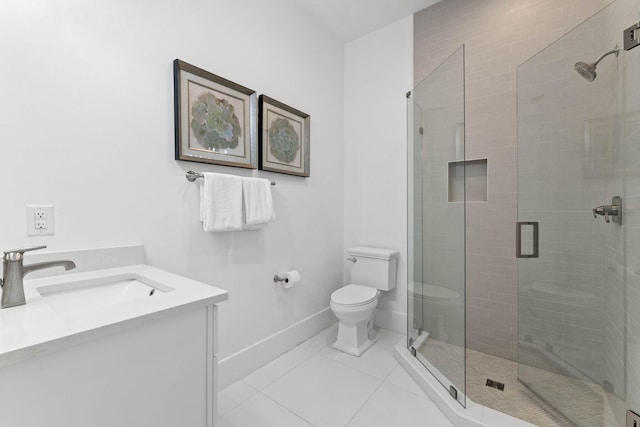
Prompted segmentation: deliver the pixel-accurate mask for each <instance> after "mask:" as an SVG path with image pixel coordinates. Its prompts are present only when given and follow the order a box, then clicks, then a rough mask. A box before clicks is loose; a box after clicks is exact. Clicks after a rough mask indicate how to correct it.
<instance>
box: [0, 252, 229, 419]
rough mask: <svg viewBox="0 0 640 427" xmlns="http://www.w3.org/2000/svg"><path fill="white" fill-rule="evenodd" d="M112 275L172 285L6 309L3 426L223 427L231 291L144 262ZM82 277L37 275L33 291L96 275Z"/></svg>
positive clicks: (0, 356)
mask: <svg viewBox="0 0 640 427" xmlns="http://www.w3.org/2000/svg"><path fill="white" fill-rule="evenodd" d="M113 270H118V271H115V272H114V271H113ZM109 271H110V273H109ZM103 272H108V273H102V274H107V275H108V274H111V275H113V274H119V275H120V276H122V275H123V274H125V275H126V274H127V272H128V273H130V274H133V275H138V276H140V277H144V278H145V279H148V280H149V281H150V283H155V284H158V283H159V284H161V285H167V286H166V287H165V288H164V289H165V290H166V289H167V288H171V291H168V292H162V293H161V294H160V295H153V296H152V297H150V298H148V299H142V300H136V301H129V302H124V303H122V304H114V305H112V306H109V307H102V308H99V309H95V310H91V311H90V312H88V313H76V314H73V313H72V314H69V313H58V312H56V311H55V310H53V309H52V308H51V306H50V305H48V304H47V297H46V296H45V297H37V296H36V297H34V298H32V299H31V300H30V299H29V296H28V297H27V304H26V305H25V306H22V307H13V308H10V309H5V310H0V426H2V427H103V426H104V427H129V426H130V427H182V426H185V427H198V426H202V427H213V426H215V424H216V364H217V362H216V352H217V346H216V341H217V339H216V330H217V327H218V322H217V306H216V304H217V303H219V302H221V301H224V300H226V299H227V293H226V291H224V290H220V289H217V288H214V287H212V286H208V285H205V284H201V283H198V282H194V281H191V280H188V279H185V278H181V277H179V276H175V275H172V274H169V273H166V272H163V271H160V270H156V269H153V268H151V267H149V266H144V265H143V266H133V267H125V268H124V269H112V270H103ZM92 274H93V275H92ZM98 275H99V274H98ZM77 276H80V278H76V279H69V278H70V277H72V276H63V277H58V278H50V279H36V280H33V281H31V283H29V292H32V291H34V290H36V291H37V289H39V287H40V288H42V287H44V286H49V285H51V284H55V282H56V280H57V281H58V282H61V281H65V280H66V281H67V282H68V281H69V280H79V281H78V283H81V282H82V283H85V284H86V283H89V282H90V281H91V280H95V278H96V277H97V276H96V273H82V274H78V275H77ZM87 280H88V281H89V282H87ZM83 281H84V282H83ZM25 283H26V282H25ZM32 296H33V295H32Z"/></svg>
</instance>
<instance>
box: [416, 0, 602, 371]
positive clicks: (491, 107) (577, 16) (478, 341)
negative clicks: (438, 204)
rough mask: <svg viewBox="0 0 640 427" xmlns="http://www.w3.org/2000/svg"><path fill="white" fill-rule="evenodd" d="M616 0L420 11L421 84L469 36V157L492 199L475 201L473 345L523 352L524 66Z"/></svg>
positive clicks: (483, 3)
mask: <svg viewBox="0 0 640 427" xmlns="http://www.w3.org/2000/svg"><path fill="white" fill-rule="evenodd" d="M608 3H610V0H553V1H551V0H521V1H518V2H514V1H512V0H475V1H468V0H444V1H442V2H440V3H437V4H435V5H434V6H431V7H429V8H427V9H424V10H423V11H421V12H418V13H417V14H415V15H414V81H415V83H416V84H417V83H418V82H420V81H421V80H422V79H424V78H425V76H427V75H428V73H429V72H430V71H431V70H433V69H434V68H435V67H436V66H437V65H438V64H439V63H441V62H442V61H443V60H444V59H446V58H447V57H448V56H449V55H450V54H451V53H452V52H453V51H455V50H456V49H457V48H459V47H460V45H462V44H465V84H466V87H465V92H466V105H465V108H466V111H465V113H466V114H465V127H466V129H465V136H466V137H465V142H466V157H467V158H468V159H479V158H487V160H488V167H487V179H488V200H487V202H475V203H469V204H468V205H467V219H466V224H467V235H466V237H467V242H466V246H467V345H468V346H469V347H470V348H472V349H474V350H478V351H482V352H486V353H490V354H494V355H497V356H501V357H506V358H509V359H512V360H516V356H517V269H516V259H515V256H514V254H515V222H516V216H517V194H516V191H517V175H516V166H517V161H516V145H517V140H516V118H517V117H516V67H517V66H518V65H519V64H521V63H522V62H524V61H526V60H527V59H528V58H530V57H531V56H533V55H534V54H535V53H536V52H538V51H540V50H542V49H543V48H544V47H545V46H547V45H548V44H550V43H551V42H553V41H554V40H555V39H557V38H558V37H560V36H561V35H563V34H564V33H566V32H568V31H569V30H570V29H571V28H573V27H575V26H576V25H578V24H579V23H580V22H582V21H583V20H585V19H587V18H588V17H589V16H591V15H592V14H593V13H595V12H597V11H598V10H599V9H601V8H602V7H604V6H606V5H607V4H608Z"/></svg>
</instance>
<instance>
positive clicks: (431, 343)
mask: <svg viewBox="0 0 640 427" xmlns="http://www.w3.org/2000/svg"><path fill="white" fill-rule="evenodd" d="M420 354H422V355H423V356H424V357H426V358H427V359H428V360H429V361H431V363H433V364H434V365H435V366H437V367H438V369H440V371H441V372H442V373H443V374H444V375H446V376H447V378H449V379H451V380H453V382H454V384H460V383H461V382H462V373H461V369H460V366H461V361H462V360H463V357H464V348H462V347H459V346H456V345H452V344H448V343H445V342H442V341H438V340H435V339H429V340H428V341H427V344H426V345H424V346H423V347H422V348H421V349H420ZM466 366H467V372H466V395H467V396H468V397H469V398H470V399H471V400H472V401H474V402H476V403H479V404H481V405H484V406H487V407H489V408H492V409H495V410H497V411H500V412H503V413H505V414H509V415H511V416H514V417H516V418H520V419H522V420H525V421H528V422H530V423H533V424H536V425H538V426H540V427H557V426H575V425H578V426H581V427H618V426H623V425H624V424H618V422H617V421H616V420H615V417H614V416H613V411H611V409H610V405H609V403H610V400H611V398H612V396H611V395H610V394H608V393H605V392H604V391H603V390H602V388H601V387H600V386H597V385H595V384H591V383H586V382H584V381H581V380H578V379H575V378H570V377H566V376H564V375H560V374H557V373H553V372H549V371H546V370H542V369H537V370H536V372H535V375H532V376H533V377H535V378H536V381H535V383H532V384H531V386H532V388H533V389H541V388H542V387H544V390H545V394H546V395H547V396H550V399H549V400H550V401H552V402H554V403H556V404H558V405H560V406H562V407H563V408H564V409H565V411H567V414H568V415H570V416H571V418H572V419H574V420H576V422H577V424H574V423H572V422H571V421H569V420H568V419H567V418H565V417H564V416H562V415H561V414H560V413H559V412H557V411H556V410H554V409H553V408H552V407H551V406H549V405H548V404H547V403H546V402H545V401H543V400H542V399H540V398H539V397H538V396H536V395H535V394H534V393H533V392H532V391H531V390H530V389H529V388H527V387H525V386H524V385H523V384H522V383H521V382H520V381H518V364H517V363H516V362H514V361H511V360H507V359H503V358H501V357H496V356H492V355H489V354H485V353H481V352H478V351H475V350H470V349H467V352H466ZM529 369H535V368H529ZM487 378H490V379H492V380H495V381H499V382H501V383H504V384H505V388H504V391H500V390H497V389H495V388H491V387H487V386H486V385H485V384H486V381H487Z"/></svg>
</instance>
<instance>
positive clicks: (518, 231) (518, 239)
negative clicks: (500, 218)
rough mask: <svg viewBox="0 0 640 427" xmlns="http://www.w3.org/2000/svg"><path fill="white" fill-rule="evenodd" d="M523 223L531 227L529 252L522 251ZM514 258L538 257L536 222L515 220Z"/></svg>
mask: <svg viewBox="0 0 640 427" xmlns="http://www.w3.org/2000/svg"><path fill="white" fill-rule="evenodd" d="M525 225H526V226H529V227H531V238H532V240H533V248H532V252H531V253H523V251H522V227H523V226H525ZM516 258H538V222H530V221H518V222H516Z"/></svg>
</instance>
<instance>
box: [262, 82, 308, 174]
mask: <svg viewBox="0 0 640 427" xmlns="http://www.w3.org/2000/svg"><path fill="white" fill-rule="evenodd" d="M258 115H259V123H260V126H259V132H258V141H259V147H260V149H259V154H258V158H259V162H258V167H259V168H260V170H265V171H271V172H278V173H284V174H289V175H297V176H303V177H308V176H309V175H310V170H309V169H310V167H309V166H310V158H311V156H310V152H309V148H310V136H309V131H310V127H311V116H310V115H309V114H306V113H303V112H302V111H299V110H296V109H295V108H293V107H290V106H288V105H286V104H284V103H282V102H280V101H276V100H275V99H273V98H269V97H268V96H266V95H260V100H259V114H258Z"/></svg>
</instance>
